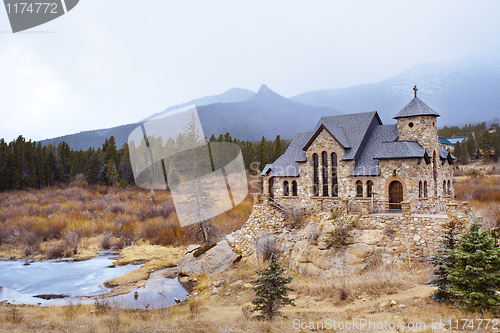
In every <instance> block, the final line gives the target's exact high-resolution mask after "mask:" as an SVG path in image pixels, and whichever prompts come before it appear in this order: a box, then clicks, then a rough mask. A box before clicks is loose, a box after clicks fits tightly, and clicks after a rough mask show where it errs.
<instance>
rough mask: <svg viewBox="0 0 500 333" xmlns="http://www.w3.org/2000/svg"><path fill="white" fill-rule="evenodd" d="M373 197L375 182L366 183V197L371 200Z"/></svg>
mask: <svg viewBox="0 0 500 333" xmlns="http://www.w3.org/2000/svg"><path fill="white" fill-rule="evenodd" d="M372 196H373V182H372V181H371V180H369V181H367V182H366V197H367V198H371V197H372Z"/></svg>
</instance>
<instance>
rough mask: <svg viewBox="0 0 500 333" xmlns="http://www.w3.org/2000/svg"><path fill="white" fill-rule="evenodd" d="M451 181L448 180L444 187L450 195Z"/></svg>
mask: <svg viewBox="0 0 500 333" xmlns="http://www.w3.org/2000/svg"><path fill="white" fill-rule="evenodd" d="M450 185H451V182H450V181H449V180H448V186H447V187H446V189H447V190H448V195H451V187H450Z"/></svg>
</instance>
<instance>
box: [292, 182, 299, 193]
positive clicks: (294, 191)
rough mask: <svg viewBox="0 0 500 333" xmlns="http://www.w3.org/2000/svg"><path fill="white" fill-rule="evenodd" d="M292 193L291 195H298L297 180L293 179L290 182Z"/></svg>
mask: <svg viewBox="0 0 500 333" xmlns="http://www.w3.org/2000/svg"><path fill="white" fill-rule="evenodd" d="M292 195H293V196H297V195H298V194H297V182H296V181H295V180H294V181H293V182H292Z"/></svg>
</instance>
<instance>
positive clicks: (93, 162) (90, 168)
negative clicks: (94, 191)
mask: <svg viewBox="0 0 500 333" xmlns="http://www.w3.org/2000/svg"><path fill="white" fill-rule="evenodd" d="M100 164H101V162H100V161H99V158H98V157H97V153H96V152H95V151H94V149H92V148H89V150H87V162H86V163H85V178H86V179H87V183H89V184H96V183H97V182H98V181H99V171H101V170H100V169H101V166H100Z"/></svg>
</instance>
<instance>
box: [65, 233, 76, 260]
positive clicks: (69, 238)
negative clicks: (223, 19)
mask: <svg viewBox="0 0 500 333" xmlns="http://www.w3.org/2000/svg"><path fill="white" fill-rule="evenodd" d="M63 238H64V242H65V245H66V247H67V248H69V249H70V250H71V251H72V252H73V253H74V254H76V252H77V250H78V245H80V236H78V234H77V233H76V232H74V231H70V232H64V233H63Z"/></svg>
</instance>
